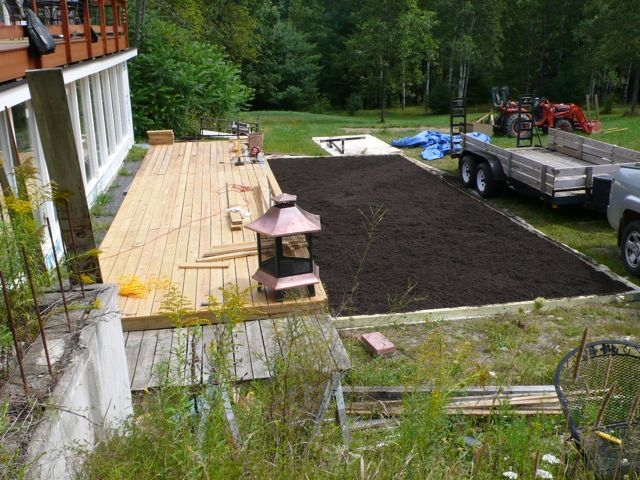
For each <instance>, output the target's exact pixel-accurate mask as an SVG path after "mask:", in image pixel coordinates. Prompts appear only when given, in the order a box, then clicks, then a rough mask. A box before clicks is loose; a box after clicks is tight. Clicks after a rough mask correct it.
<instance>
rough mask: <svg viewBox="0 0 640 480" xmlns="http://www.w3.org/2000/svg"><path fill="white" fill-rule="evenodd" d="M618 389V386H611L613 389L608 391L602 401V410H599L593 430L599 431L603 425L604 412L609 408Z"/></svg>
mask: <svg viewBox="0 0 640 480" xmlns="http://www.w3.org/2000/svg"><path fill="white" fill-rule="evenodd" d="M615 389H616V384H615V383H614V384H613V385H611V388H610V389H609V390H608V391H607V394H606V395H605V396H604V398H603V399H602V404H601V405H600V410H598V414H597V415H596V421H595V423H594V425H593V428H595V429H598V428H600V425H601V424H602V417H604V411H605V410H606V409H607V407H608V406H609V400H611V395H613V392H614V390H615Z"/></svg>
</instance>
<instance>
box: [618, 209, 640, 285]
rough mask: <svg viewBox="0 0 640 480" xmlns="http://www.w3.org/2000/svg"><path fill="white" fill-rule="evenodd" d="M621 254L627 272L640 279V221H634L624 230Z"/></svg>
mask: <svg viewBox="0 0 640 480" xmlns="http://www.w3.org/2000/svg"><path fill="white" fill-rule="evenodd" d="M620 253H621V254H622V263H624V268H625V269H626V270H627V272H629V273H630V274H631V275H634V276H636V277H640V220H636V221H633V222H631V223H629V224H628V225H627V226H626V227H625V228H624V231H623V232H622V242H621V243H620Z"/></svg>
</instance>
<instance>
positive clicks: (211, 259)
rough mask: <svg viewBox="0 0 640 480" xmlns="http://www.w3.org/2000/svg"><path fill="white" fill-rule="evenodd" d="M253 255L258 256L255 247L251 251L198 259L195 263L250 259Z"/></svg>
mask: <svg viewBox="0 0 640 480" xmlns="http://www.w3.org/2000/svg"><path fill="white" fill-rule="evenodd" d="M253 255H258V250H256V249H255V247H254V249H253V250H252V251H244V252H233V253H221V254H219V255H212V256H209V257H200V258H197V259H196V262H200V263H212V262H223V261H225V260H233V259H234V258H244V257H251V256H253Z"/></svg>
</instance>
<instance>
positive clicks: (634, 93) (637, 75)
mask: <svg viewBox="0 0 640 480" xmlns="http://www.w3.org/2000/svg"><path fill="white" fill-rule="evenodd" d="M632 72H633V88H632V89H631V115H637V114H638V89H640V68H638V67H637V66H635V67H634V68H633V70H632Z"/></svg>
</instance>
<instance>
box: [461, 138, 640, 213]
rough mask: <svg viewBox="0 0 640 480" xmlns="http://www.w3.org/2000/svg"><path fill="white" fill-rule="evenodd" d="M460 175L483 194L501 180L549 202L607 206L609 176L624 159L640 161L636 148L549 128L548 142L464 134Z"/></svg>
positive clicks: (494, 189)
mask: <svg viewBox="0 0 640 480" xmlns="http://www.w3.org/2000/svg"><path fill="white" fill-rule="evenodd" d="M461 136H462V144H461V150H460V153H459V154H458V155H457V156H458V157H459V160H458V167H459V170H460V180H461V181H462V183H463V184H464V185H465V186H466V187H469V188H475V189H476V190H477V191H478V193H479V194H480V195H481V196H482V197H490V196H493V195H495V194H497V193H498V192H499V191H500V188H501V187H502V186H503V185H505V184H506V185H508V186H510V187H512V188H514V189H516V190H518V191H520V192H522V193H527V194H533V195H535V196H537V197H539V198H542V199H544V200H546V201H547V202H548V203H550V204H551V205H582V206H585V207H589V208H593V209H596V210H603V209H605V208H606V206H607V203H608V199H609V190H610V188H611V178H612V176H613V174H614V173H616V172H617V171H618V169H619V168H620V166H622V165H635V166H640V152H638V151H635V150H630V149H627V148H622V147H618V146H616V145H612V144H610V143H606V142H601V141H598V140H593V139H592V138H587V137H583V136H580V135H575V134H573V133H568V132H564V131H562V130H559V129H555V128H550V129H549V134H548V137H547V147H546V148H545V147H540V146H532V147H519V148H502V147H498V146H496V145H492V144H489V143H484V142H482V141H481V140H478V139H476V138H473V137H471V136H469V135H465V134H462V135H461Z"/></svg>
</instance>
